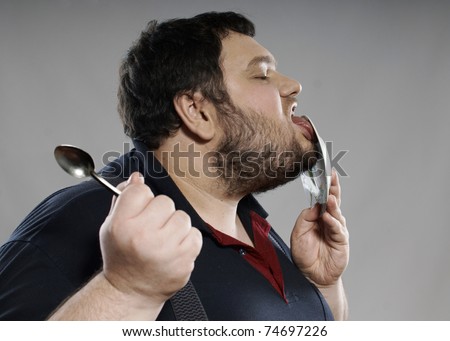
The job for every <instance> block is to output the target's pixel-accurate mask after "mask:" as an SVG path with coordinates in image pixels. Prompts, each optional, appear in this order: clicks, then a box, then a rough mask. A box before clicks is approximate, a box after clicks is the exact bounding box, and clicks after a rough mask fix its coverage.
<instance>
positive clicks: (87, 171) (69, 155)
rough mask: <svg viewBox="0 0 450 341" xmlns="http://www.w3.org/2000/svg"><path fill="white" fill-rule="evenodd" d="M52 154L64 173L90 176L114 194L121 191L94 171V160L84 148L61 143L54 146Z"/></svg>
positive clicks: (76, 176) (80, 177) (83, 176)
mask: <svg viewBox="0 0 450 341" xmlns="http://www.w3.org/2000/svg"><path fill="white" fill-rule="evenodd" d="M54 155H55V159H56V162H57V163H58V165H60V166H61V168H62V169H64V171H65V172H66V173H68V174H70V175H72V176H74V177H75V178H78V179H82V178H86V177H88V176H91V177H93V178H94V179H95V180H97V181H98V182H99V183H100V184H102V185H103V186H104V187H106V188H107V189H108V190H110V191H111V192H112V193H113V194H114V195H119V194H120V193H121V192H120V190H118V189H117V188H116V187H115V186H113V185H111V184H110V183H109V182H108V181H106V180H105V179H104V178H102V177H101V176H100V175H99V174H97V173H96V172H95V165H94V160H93V159H92V157H91V156H90V155H89V154H88V153H87V152H85V151H84V150H82V149H80V148H78V147H75V146H71V145H68V144H62V145H59V146H57V147H56V148H55V151H54Z"/></svg>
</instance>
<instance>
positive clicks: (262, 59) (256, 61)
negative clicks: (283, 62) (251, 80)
mask: <svg viewBox="0 0 450 341" xmlns="http://www.w3.org/2000/svg"><path fill="white" fill-rule="evenodd" d="M261 63H267V64H272V65H273V66H276V65H277V62H276V60H275V59H274V58H273V57H272V56H269V55H267V56H256V57H255V58H253V59H252V60H251V61H250V62H249V63H248V64H247V70H248V69H250V68H252V67H254V66H257V65H258V64H261Z"/></svg>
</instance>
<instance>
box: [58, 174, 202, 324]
mask: <svg viewBox="0 0 450 341" xmlns="http://www.w3.org/2000/svg"><path fill="white" fill-rule="evenodd" d="M122 188H123V191H122V194H120V196H119V197H118V198H117V200H116V202H114V201H113V205H112V208H111V212H110V214H109V215H108V217H107V218H106V219H105V222H104V223H103V225H102V227H101V228H100V246H101V251H102V256H103V270H102V271H101V272H99V273H98V274H97V275H96V276H95V277H93V278H92V279H91V280H90V281H89V282H88V283H87V284H86V285H85V286H84V287H83V288H81V289H80V290H79V291H78V292H76V293H75V294H74V295H73V296H72V297H70V298H69V299H68V300H67V301H65V302H64V303H63V304H62V305H61V306H60V307H59V308H58V309H57V310H56V311H55V312H54V313H53V314H52V315H51V316H50V319H52V320H155V319H156V318H157V316H158V314H159V312H160V311H161V309H162V307H163V305H164V303H165V302H166V301H167V300H168V299H170V297H172V296H173V295H174V294H175V293H176V292H177V291H178V290H180V289H181V288H182V287H183V286H184V285H186V283H187V282H188V280H189V277H190V274H191V272H192V270H193V269H194V261H195V259H196V258H197V256H198V254H199V253H200V249H201V246H202V236H201V233H200V232H199V231H198V229H196V228H193V227H192V226H191V220H190V218H189V216H188V215H187V214H186V213H185V212H182V211H176V210H175V206H174V203H173V201H172V200H171V199H170V198H168V197H166V196H157V197H154V196H153V193H152V192H151V190H150V188H149V187H148V186H146V185H145V184H144V183H143V180H142V178H141V177H140V176H139V174H137V173H134V174H133V175H132V176H131V177H130V179H129V180H128V182H127V183H126V184H122Z"/></svg>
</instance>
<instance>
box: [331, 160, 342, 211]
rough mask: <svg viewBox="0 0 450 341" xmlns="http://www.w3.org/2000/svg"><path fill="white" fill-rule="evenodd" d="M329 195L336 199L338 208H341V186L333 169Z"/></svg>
mask: <svg viewBox="0 0 450 341" xmlns="http://www.w3.org/2000/svg"><path fill="white" fill-rule="evenodd" d="M330 194H332V195H334V196H335V197H336V199H337V204H338V206H341V184H340V182H339V176H338V174H337V172H336V170H335V169H334V168H333V169H332V170H331V185H330Z"/></svg>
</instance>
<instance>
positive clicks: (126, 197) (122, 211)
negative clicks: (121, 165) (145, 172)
mask: <svg viewBox="0 0 450 341" xmlns="http://www.w3.org/2000/svg"><path fill="white" fill-rule="evenodd" d="M154 197H155V196H154V194H153V192H152V190H151V189H150V187H148V186H147V185H145V184H144V183H143V179H141V178H140V177H139V176H138V175H134V174H133V175H132V176H131V177H130V178H129V179H128V181H127V183H126V184H125V188H124V189H123V191H122V193H121V194H120V195H119V196H118V197H117V199H116V203H115V206H114V209H113V214H114V215H116V216H120V217H125V218H133V217H136V216H138V215H139V214H140V213H141V212H142V211H143V210H144V209H145V208H146V207H147V205H148V203H149V202H150V201H151V200H152V199H154Z"/></svg>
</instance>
